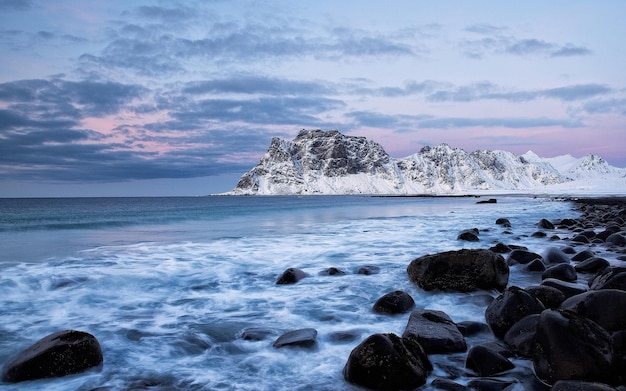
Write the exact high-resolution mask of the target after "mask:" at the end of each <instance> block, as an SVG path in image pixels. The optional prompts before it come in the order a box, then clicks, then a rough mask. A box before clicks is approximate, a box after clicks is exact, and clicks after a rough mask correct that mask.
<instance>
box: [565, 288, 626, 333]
mask: <svg viewBox="0 0 626 391" xmlns="http://www.w3.org/2000/svg"><path fill="white" fill-rule="evenodd" d="M561 309H564V310H570V311H573V312H576V313H577V314H578V315H580V316H583V317H585V318H587V319H591V320H593V321H594V322H596V323H597V324H599V325H600V326H602V327H604V329H605V330H607V331H609V332H610V331H619V330H626V311H625V309H626V292H625V291H621V290H617V289H602V290H594V291H589V292H585V293H581V294H580V295H576V296H572V297H570V298H569V299H567V300H565V301H564V302H563V304H561Z"/></svg>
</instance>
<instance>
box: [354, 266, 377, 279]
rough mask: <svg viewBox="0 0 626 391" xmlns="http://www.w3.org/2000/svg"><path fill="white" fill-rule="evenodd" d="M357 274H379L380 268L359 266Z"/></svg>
mask: <svg viewBox="0 0 626 391" xmlns="http://www.w3.org/2000/svg"><path fill="white" fill-rule="evenodd" d="M356 273H357V274H364V275H366V276H369V275H372V274H378V273H380V268H379V267H378V266H370V265H368V266H361V267H360V268H359V270H357V271H356Z"/></svg>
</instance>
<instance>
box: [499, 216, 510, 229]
mask: <svg viewBox="0 0 626 391" xmlns="http://www.w3.org/2000/svg"><path fill="white" fill-rule="evenodd" d="M496 224H498V225H501V226H503V227H506V228H511V222H510V221H509V219H507V218H504V217H500V218H499V219H497V220H496Z"/></svg>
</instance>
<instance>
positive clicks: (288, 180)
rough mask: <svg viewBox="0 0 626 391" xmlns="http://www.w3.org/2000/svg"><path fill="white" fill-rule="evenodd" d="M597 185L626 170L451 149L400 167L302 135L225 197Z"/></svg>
mask: <svg viewBox="0 0 626 391" xmlns="http://www.w3.org/2000/svg"><path fill="white" fill-rule="evenodd" d="M595 180H605V181H608V183H611V182H612V183H626V168H616V167H613V166H610V165H609V164H608V163H607V162H606V160H604V159H603V158H601V157H599V156H595V155H591V154H588V155H586V156H584V157H582V158H575V157H572V156H571V155H564V156H559V157H555V158H541V157H539V156H537V155H536V154H535V153H533V152H532V151H529V152H527V153H525V154H523V155H516V154H514V153H511V152H507V151H501V150H494V151H489V150H478V151H474V152H472V153H467V152H466V151H464V150H463V149H460V148H453V147H451V146H449V145H447V144H441V145H438V146H434V147H423V148H422V149H421V150H420V151H419V152H417V153H415V154H413V155H410V156H407V157H405V158H401V159H394V158H392V157H390V156H389V154H387V152H385V150H384V149H383V147H382V146H381V145H380V144H378V143H376V142H374V141H371V140H368V139H366V138H365V137H354V136H346V135H344V134H341V133H340V132H338V131H336V130H331V131H323V130H302V131H301V132H300V133H299V134H298V136H297V137H296V138H295V139H294V140H292V141H287V140H283V139H280V138H277V137H275V138H273V139H272V142H271V144H270V146H269V149H268V151H267V152H266V153H265V155H264V156H263V157H262V158H261V160H260V161H259V163H258V164H257V165H256V166H255V167H254V168H252V169H251V170H250V171H248V172H247V173H245V174H243V176H242V177H241V179H240V180H239V182H238V183H237V186H236V187H235V188H234V189H233V190H232V191H230V192H228V193H227V194H232V195H296V194H299V195H300V194H301V195H305V194H329V195H331V194H379V195H424V194H426V195H428V194H430V195H449V194H469V193H475V192H499V191H502V192H507V191H515V192H523V191H537V190H539V191H541V190H543V189H546V190H547V189H549V188H551V187H552V188H558V189H561V190H563V189H568V188H578V189H582V188H581V187H580V186H581V183H584V182H585V181H587V182H589V181H595ZM583 188H584V186H583Z"/></svg>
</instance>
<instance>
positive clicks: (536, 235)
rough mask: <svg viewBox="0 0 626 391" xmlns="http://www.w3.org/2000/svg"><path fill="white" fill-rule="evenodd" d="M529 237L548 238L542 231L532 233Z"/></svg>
mask: <svg viewBox="0 0 626 391" xmlns="http://www.w3.org/2000/svg"><path fill="white" fill-rule="evenodd" d="M530 236H532V237H533V238H545V237H546V236H548V234H547V233H545V232H543V231H536V232H533V233H532V234H531V235H530Z"/></svg>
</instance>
